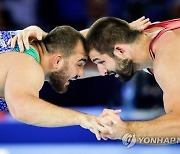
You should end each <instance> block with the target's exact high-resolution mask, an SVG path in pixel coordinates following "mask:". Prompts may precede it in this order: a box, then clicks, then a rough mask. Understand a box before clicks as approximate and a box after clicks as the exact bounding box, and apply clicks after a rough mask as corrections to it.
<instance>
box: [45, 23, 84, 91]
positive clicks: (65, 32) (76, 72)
mask: <svg viewBox="0 0 180 154" xmlns="http://www.w3.org/2000/svg"><path fill="white" fill-rule="evenodd" d="M43 43H44V46H45V48H46V51H47V53H46V55H47V54H48V58H49V60H50V63H49V65H50V66H49V75H48V77H49V82H50V84H51V85H52V87H53V88H54V90H55V91H57V92H59V93H63V92H66V91H67V89H68V85H69V84H70V82H71V81H72V80H76V79H77V78H78V77H80V76H82V75H83V69H84V65H85V63H86V61H87V54H86V52H85V51H86V48H85V39H84V37H83V36H82V35H81V34H80V33H79V32H78V31H76V30H75V29H73V28H72V27H69V26H59V27H56V28H55V29H53V30H52V31H51V32H50V33H49V34H48V35H47V36H46V37H45V38H44V39H43Z"/></svg>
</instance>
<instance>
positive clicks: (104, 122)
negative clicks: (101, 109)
mask: <svg viewBox="0 0 180 154" xmlns="http://www.w3.org/2000/svg"><path fill="white" fill-rule="evenodd" d="M96 121H97V123H98V124H100V125H102V126H104V125H108V126H111V125H112V124H113V123H112V121H111V120H110V119H109V118H108V116H107V117H103V118H102V117H98V118H97V119H96Z"/></svg>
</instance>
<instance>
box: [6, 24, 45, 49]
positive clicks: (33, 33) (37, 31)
mask: <svg viewBox="0 0 180 154" xmlns="http://www.w3.org/2000/svg"><path fill="white" fill-rule="evenodd" d="M44 36H46V33H45V32H44V31H43V30H42V29H41V28H39V27H38V26H29V27H27V28H25V29H23V30H21V31H19V32H18V33H17V34H16V35H15V36H14V37H13V38H11V39H10V40H9V41H8V44H9V45H11V47H12V48H14V47H15V44H16V42H17V44H18V46H19V49H20V52H23V51H24V46H25V48H26V49H29V41H33V40H34V39H37V40H42V38H43V37H44Z"/></svg>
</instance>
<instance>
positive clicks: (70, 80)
mask: <svg viewBox="0 0 180 154" xmlns="http://www.w3.org/2000/svg"><path fill="white" fill-rule="evenodd" d="M75 80H77V77H73V78H70V79H68V80H67V81H66V83H65V85H66V86H68V85H69V84H70V83H71V82H73V81H75Z"/></svg>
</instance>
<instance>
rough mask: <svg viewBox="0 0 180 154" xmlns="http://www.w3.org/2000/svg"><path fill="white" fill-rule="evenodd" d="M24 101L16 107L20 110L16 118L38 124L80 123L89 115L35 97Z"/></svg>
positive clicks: (51, 125) (63, 124)
mask: <svg viewBox="0 0 180 154" xmlns="http://www.w3.org/2000/svg"><path fill="white" fill-rule="evenodd" d="M22 103H23V105H21V107H17V108H15V109H16V112H18V113H16V114H15V119H17V120H19V121H22V122H24V123H28V124H32V125H36V126H43V127H59V126H69V125H80V124H81V122H82V121H83V120H84V119H85V118H87V116H88V115H86V114H84V113H81V112H77V111H74V110H70V109H66V108H62V107H58V106H56V105H53V104H51V103H49V102H46V101H44V100H42V99H39V98H35V97H31V98H30V99H25V100H24V101H23V100H22ZM22 103H20V104H22Z"/></svg>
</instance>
